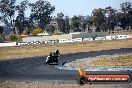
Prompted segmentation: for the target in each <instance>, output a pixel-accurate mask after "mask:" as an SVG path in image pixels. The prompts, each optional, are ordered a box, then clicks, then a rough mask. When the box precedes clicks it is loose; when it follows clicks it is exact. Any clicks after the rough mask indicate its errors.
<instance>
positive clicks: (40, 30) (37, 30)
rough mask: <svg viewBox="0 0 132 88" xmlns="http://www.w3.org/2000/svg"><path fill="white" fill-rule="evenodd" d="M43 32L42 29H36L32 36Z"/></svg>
mask: <svg viewBox="0 0 132 88" xmlns="http://www.w3.org/2000/svg"><path fill="white" fill-rule="evenodd" d="M42 32H43V30H42V29H40V28H35V29H34V30H33V31H32V32H31V35H37V34H38V33H42Z"/></svg>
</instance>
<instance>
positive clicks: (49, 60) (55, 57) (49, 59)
mask: <svg viewBox="0 0 132 88" xmlns="http://www.w3.org/2000/svg"><path fill="white" fill-rule="evenodd" d="M59 57H60V53H50V54H49V56H47V58H46V62H45V65H46V64H51V63H54V62H55V63H56V64H58V58H59Z"/></svg>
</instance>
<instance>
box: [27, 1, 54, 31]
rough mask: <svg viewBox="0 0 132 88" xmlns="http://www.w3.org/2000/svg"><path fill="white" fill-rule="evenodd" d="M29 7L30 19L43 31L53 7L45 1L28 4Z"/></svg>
mask: <svg viewBox="0 0 132 88" xmlns="http://www.w3.org/2000/svg"><path fill="white" fill-rule="evenodd" d="M29 6H30V7H31V14H30V18H31V19H32V20H33V21H34V22H36V23H37V24H38V26H39V27H40V28H41V29H43V30H44V27H45V26H46V25H47V24H49V22H50V20H51V16H50V15H51V14H52V13H53V11H54V10H55V7H54V6H51V4H50V3H49V2H48V1H45V0H38V1H36V2H35V3H30V4H29Z"/></svg>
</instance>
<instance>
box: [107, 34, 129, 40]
mask: <svg viewBox="0 0 132 88" xmlns="http://www.w3.org/2000/svg"><path fill="white" fill-rule="evenodd" d="M128 38H129V35H116V36H106V40H116V39H117V40H118V39H128Z"/></svg>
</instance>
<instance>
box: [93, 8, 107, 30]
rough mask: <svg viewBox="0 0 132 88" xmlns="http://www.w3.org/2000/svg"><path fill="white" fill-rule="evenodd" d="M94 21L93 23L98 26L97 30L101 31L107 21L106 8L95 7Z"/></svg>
mask: <svg viewBox="0 0 132 88" xmlns="http://www.w3.org/2000/svg"><path fill="white" fill-rule="evenodd" d="M92 22H93V25H94V26H95V27H96V31H97V32H100V31H101V29H100V27H101V26H103V24H104V22H105V12H104V9H101V8H99V9H94V10H93V11H92Z"/></svg>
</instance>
